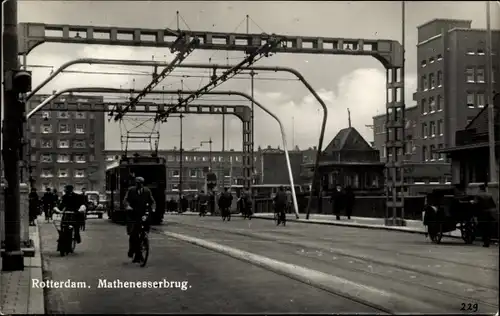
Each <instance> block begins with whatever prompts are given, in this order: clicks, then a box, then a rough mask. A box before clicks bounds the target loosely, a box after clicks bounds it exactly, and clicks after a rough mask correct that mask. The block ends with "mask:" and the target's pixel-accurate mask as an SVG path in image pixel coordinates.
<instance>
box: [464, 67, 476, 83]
mask: <svg viewBox="0 0 500 316" xmlns="http://www.w3.org/2000/svg"><path fill="white" fill-rule="evenodd" d="M474 75H475V71H474V68H467V69H465V78H466V80H467V82H474Z"/></svg>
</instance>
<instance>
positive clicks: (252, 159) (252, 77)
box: [246, 14, 255, 201]
mask: <svg viewBox="0 0 500 316" xmlns="http://www.w3.org/2000/svg"><path fill="white" fill-rule="evenodd" d="M246 18H247V34H249V33H250V16H249V15H248V14H247V17H246ZM254 77H255V72H254V71H253V69H252V70H251V71H250V78H251V79H250V90H251V92H250V93H251V96H252V105H251V109H252V114H251V117H250V120H251V123H250V125H251V126H252V136H251V141H252V150H251V151H250V166H251V170H252V174H251V179H250V188H248V189H249V190H250V192H252V185H253V181H254V179H255V163H254V161H255V158H254V152H255V148H254V146H255V124H254V118H255V117H254V107H255V104H254V102H253V100H254ZM252 201H253V199H252Z"/></svg>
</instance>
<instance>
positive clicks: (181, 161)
mask: <svg viewBox="0 0 500 316" xmlns="http://www.w3.org/2000/svg"><path fill="white" fill-rule="evenodd" d="M183 117H184V115H182V113H181V115H180V116H179V119H180V129H181V137H180V142H179V147H180V149H179V158H180V160H179V202H180V200H181V197H182V186H183V184H184V181H183V177H184V172H183V170H182V169H183V167H184V166H183V161H184V157H183V151H184V149H182V118H183Z"/></svg>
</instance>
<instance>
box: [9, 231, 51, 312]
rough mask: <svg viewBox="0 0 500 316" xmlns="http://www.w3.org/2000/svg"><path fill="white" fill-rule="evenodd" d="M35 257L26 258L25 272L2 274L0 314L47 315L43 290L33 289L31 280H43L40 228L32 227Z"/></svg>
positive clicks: (31, 236) (31, 234)
mask: <svg viewBox="0 0 500 316" xmlns="http://www.w3.org/2000/svg"><path fill="white" fill-rule="evenodd" d="M29 229H30V239H31V240H32V241H33V244H34V246H35V254H34V257H24V271H14V272H3V271H2V272H0V313H3V314H7V315H10V314H45V302H44V293H43V289H37V288H32V287H31V280H33V279H37V280H43V276H42V258H41V256H40V234H39V231H38V226H34V227H30V228H29Z"/></svg>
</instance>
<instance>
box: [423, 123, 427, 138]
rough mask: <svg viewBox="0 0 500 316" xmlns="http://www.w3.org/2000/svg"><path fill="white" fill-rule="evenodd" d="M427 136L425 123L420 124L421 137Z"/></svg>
mask: <svg viewBox="0 0 500 316" xmlns="http://www.w3.org/2000/svg"><path fill="white" fill-rule="evenodd" d="M427 134H428V131H427V123H422V137H423V138H427Z"/></svg>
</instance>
